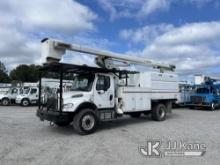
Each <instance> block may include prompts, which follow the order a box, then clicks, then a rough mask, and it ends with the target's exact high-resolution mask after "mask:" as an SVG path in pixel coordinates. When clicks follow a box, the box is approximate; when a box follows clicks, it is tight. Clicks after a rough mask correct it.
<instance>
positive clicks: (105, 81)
mask: <svg viewBox="0 0 220 165" xmlns="http://www.w3.org/2000/svg"><path fill="white" fill-rule="evenodd" d="M109 88H110V77H109V76H102V75H99V76H98V80H97V83H96V90H97V91H100V90H103V91H107V90H108V89H109Z"/></svg>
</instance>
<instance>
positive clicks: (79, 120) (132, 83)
mask: <svg viewBox="0 0 220 165" xmlns="http://www.w3.org/2000/svg"><path fill="white" fill-rule="evenodd" d="M66 50H69V51H75V52H80V53H86V54H88V55H93V56H95V57H96V58H95V62H96V64H97V65H98V66H99V67H91V66H87V65H73V64H65V63H61V62H60V61H61V59H62V56H63V55H64V54H65V52H66ZM42 57H44V59H45V63H44V65H43V66H42V68H41V73H44V72H47V73H48V72H55V73H57V74H58V75H59V77H60V89H59V90H58V91H52V90H50V89H47V90H44V91H41V89H42V85H41V80H40V84H39V88H40V91H39V92H40V94H39V107H38V110H37V113H36V114H37V116H38V117H39V118H40V119H41V120H47V121H50V122H53V123H55V124H56V125H57V126H67V125H69V124H70V123H72V124H73V127H74V129H75V130H76V131H77V132H78V133H79V134H90V133H93V132H94V131H95V130H96V128H97V124H98V123H99V122H100V121H111V120H116V119H118V118H120V117H122V116H123V115H130V116H131V117H135V118H138V117H140V116H141V115H148V114H151V117H152V119H153V120H156V121H163V120H165V119H166V115H167V113H168V112H171V109H172V103H173V102H175V101H176V98H177V93H178V77H177V75H175V74H172V73H164V72H165V71H174V70H175V66H174V65H169V64H162V63H158V62H153V61H151V60H147V59H145V58H138V57H131V56H126V55H122V54H117V53H113V52H108V51H103V50H97V49H92V48H88V47H83V46H81V45H77V44H68V43H64V42H61V41H57V40H53V39H44V40H42ZM116 63H123V64H126V65H141V66H146V67H153V68H156V69H159V72H136V71H130V70H124V69H120V68H119V67H118V65H117V64H116ZM70 75H72V79H73V86H72V89H71V91H69V92H63V90H62V89H63V88H62V87H63V79H66V77H67V76H69V77H70Z"/></svg>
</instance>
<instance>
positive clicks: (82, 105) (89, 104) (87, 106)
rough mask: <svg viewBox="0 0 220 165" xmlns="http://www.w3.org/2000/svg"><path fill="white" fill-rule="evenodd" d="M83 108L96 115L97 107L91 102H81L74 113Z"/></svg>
mask: <svg viewBox="0 0 220 165" xmlns="http://www.w3.org/2000/svg"><path fill="white" fill-rule="evenodd" d="M83 108H91V109H92V110H94V111H95V112H96V113H97V109H98V108H97V106H96V105H95V104H94V103H91V102H83V103H81V104H80V105H79V106H78V107H77V108H76V111H75V113H77V112H79V111H80V110H81V109H83Z"/></svg>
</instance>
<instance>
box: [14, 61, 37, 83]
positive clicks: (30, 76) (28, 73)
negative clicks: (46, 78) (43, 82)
mask: <svg viewBox="0 0 220 165" xmlns="http://www.w3.org/2000/svg"><path fill="white" fill-rule="evenodd" d="M39 68H40V66H38V65H33V64H32V65H25V64H22V65H18V66H17V67H16V68H15V69H13V70H12V71H11V72H10V78H11V80H14V81H21V82H37V81H38V79H39Z"/></svg>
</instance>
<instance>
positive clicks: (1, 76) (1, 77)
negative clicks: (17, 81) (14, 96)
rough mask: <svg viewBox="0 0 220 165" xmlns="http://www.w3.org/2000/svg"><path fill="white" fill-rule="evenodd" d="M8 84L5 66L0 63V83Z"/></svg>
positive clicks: (8, 79)
mask: <svg viewBox="0 0 220 165" xmlns="http://www.w3.org/2000/svg"><path fill="white" fill-rule="evenodd" d="M8 82H10V78H9V76H8V71H7V70H6V67H5V65H4V64H3V63H2V62H1V61H0V83H8Z"/></svg>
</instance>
